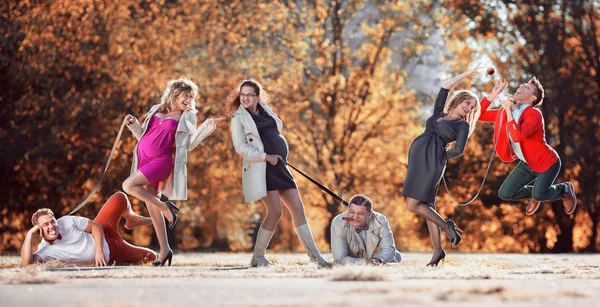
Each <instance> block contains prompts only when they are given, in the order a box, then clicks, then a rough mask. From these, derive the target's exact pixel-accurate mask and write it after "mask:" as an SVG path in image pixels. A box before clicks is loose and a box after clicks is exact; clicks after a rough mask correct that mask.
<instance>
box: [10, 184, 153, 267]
mask: <svg viewBox="0 0 600 307" xmlns="http://www.w3.org/2000/svg"><path fill="white" fill-rule="evenodd" d="M121 217H123V218H124V219H125V220H126V223H125V228H127V229H133V228H135V227H138V226H143V225H150V224H151V223H152V222H151V220H150V219H149V218H145V217H141V216H139V215H137V214H136V213H134V212H133V210H132V209H131V204H130V203H129V200H128V199H127V196H126V195H125V194H124V193H122V192H117V193H115V194H114V195H113V196H111V197H110V198H109V199H108V201H107V202H106V203H105V204H104V206H102V209H100V212H99V213H98V216H97V217H96V219H94V220H93V221H92V220H90V219H87V218H84V217H79V216H71V215H67V216H63V217H61V218H59V219H58V220H57V219H56V218H55V217H54V213H53V212H52V210H50V209H47V208H43V209H39V210H37V211H36V212H35V213H34V214H33V216H32V217H31V222H32V223H33V225H34V226H33V228H31V229H30V230H29V232H27V235H26V236H25V241H24V242H23V247H22V248H21V263H22V264H23V265H27V264H31V263H38V262H46V261H49V260H59V261H62V262H66V263H93V264H95V265H96V266H105V265H106V264H107V263H110V262H118V263H144V262H149V261H154V260H155V259H156V254H155V253H154V252H153V251H152V250H150V249H147V248H142V247H137V246H133V245H131V244H129V243H127V242H125V240H123V238H122V237H121V235H119V230H118V225H119V221H120V220H121ZM36 235H41V236H42V239H43V240H42V242H41V243H40V244H39V246H38V249H37V251H36V252H35V253H32V237H33V236H36Z"/></svg>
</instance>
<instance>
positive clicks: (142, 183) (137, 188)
mask: <svg viewBox="0 0 600 307" xmlns="http://www.w3.org/2000/svg"><path fill="white" fill-rule="evenodd" d="M149 185H150V181H148V179H147V178H146V176H144V174H143V173H142V172H140V171H139V170H138V171H136V172H135V173H134V174H133V175H131V176H129V178H127V179H125V181H124V182H123V191H125V193H127V194H130V195H133V196H134V197H136V198H137V199H139V200H141V201H143V202H145V203H146V206H148V208H150V207H154V208H155V209H157V210H158V211H160V212H161V213H162V214H163V215H164V216H165V217H167V219H168V220H169V221H172V220H173V214H171V211H169V208H168V207H167V204H165V203H164V202H162V201H160V199H158V198H156V193H154V194H153V193H150V192H149V191H148V189H146V187H147V186H149ZM154 191H156V189H154Z"/></svg>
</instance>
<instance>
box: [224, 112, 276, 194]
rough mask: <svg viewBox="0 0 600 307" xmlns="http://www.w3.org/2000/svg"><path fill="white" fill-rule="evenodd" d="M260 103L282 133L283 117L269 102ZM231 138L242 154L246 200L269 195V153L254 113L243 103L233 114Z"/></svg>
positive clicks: (243, 186)
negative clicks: (253, 117) (255, 121)
mask: <svg viewBox="0 0 600 307" xmlns="http://www.w3.org/2000/svg"><path fill="white" fill-rule="evenodd" d="M260 105H261V106H262V107H263V109H265V111H266V112H267V113H268V114H269V115H270V116H271V117H272V118H273V119H274V120H275V123H277V130H278V131H279V133H282V132H283V122H282V121H281V119H279V117H277V115H276V114H275V113H273V110H271V108H270V107H269V106H268V105H267V104H264V103H260ZM231 139H232V141H233V147H234V148H235V151H236V152H237V153H238V154H239V155H240V156H242V188H243V190H244V200H245V201H246V202H251V201H255V200H257V199H260V198H263V197H265V196H267V162H265V159H266V157H267V154H266V153H265V151H264V147H263V143H262V140H261V139H260V134H259V133H258V128H256V124H255V123H254V120H253V119H252V115H250V112H249V111H248V110H246V108H244V107H243V106H242V105H240V107H239V108H238V110H237V111H235V113H233V115H232V116H231Z"/></svg>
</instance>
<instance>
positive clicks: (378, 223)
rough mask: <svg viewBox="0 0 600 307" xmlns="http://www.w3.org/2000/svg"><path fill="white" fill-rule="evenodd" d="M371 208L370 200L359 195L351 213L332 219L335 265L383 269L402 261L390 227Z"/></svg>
mask: <svg viewBox="0 0 600 307" xmlns="http://www.w3.org/2000/svg"><path fill="white" fill-rule="evenodd" d="M371 206H372V201H371V199H370V198H368V197H367V196H364V195H356V196H354V197H352V199H351V200H350V205H348V210H347V211H346V212H343V213H341V214H339V215H338V216H336V217H335V218H333V221H332V222H331V252H332V254H333V260H334V261H335V263H338V264H343V265H347V264H371V265H381V264H385V263H387V262H400V260H401V259H402V257H401V255H400V252H399V251H398V250H396V246H395V244H394V236H393V235H392V229H391V228H390V223H389V222H388V220H387V218H386V217H385V215H383V214H381V213H379V212H375V211H373V210H372V209H371Z"/></svg>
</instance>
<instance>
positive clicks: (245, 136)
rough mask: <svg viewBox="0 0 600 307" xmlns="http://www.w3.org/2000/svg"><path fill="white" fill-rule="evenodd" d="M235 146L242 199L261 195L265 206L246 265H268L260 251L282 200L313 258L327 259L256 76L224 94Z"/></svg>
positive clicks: (279, 124) (277, 121) (277, 123)
mask: <svg viewBox="0 0 600 307" xmlns="http://www.w3.org/2000/svg"><path fill="white" fill-rule="evenodd" d="M227 103H228V108H229V109H230V111H232V112H233V111H234V112H233V115H232V117H231V134H232V140H233V146H234V147H235V151H236V152H237V153H238V154H239V155H240V156H242V158H243V162H242V186H243V190H244V198H245V200H246V202H251V201H255V200H258V199H260V200H261V201H262V202H263V204H264V205H265V208H266V209H267V216H266V217H265V219H264V220H263V222H262V225H261V227H260V230H259V231H258V235H257V238H256V244H255V246H254V254H253V255H252V260H251V262H250V263H251V265H252V266H253V267H256V266H266V265H272V264H273V263H271V261H269V260H268V259H267V258H266V257H265V250H266V249H267V246H268V245H269V242H270V241H271V238H272V237H273V231H274V230H275V227H277V224H278V223H279V219H280V218H281V215H282V206H281V201H283V204H284V205H285V206H286V207H287V208H288V210H289V211H290V213H291V214H292V219H293V220H294V226H295V228H296V233H297V234H298V238H300V241H301V242H302V245H303V246H304V248H305V249H306V252H307V254H308V256H309V257H310V259H311V260H312V261H316V262H317V263H318V265H319V266H322V267H330V266H331V264H330V263H329V262H328V261H327V260H325V259H324V258H323V256H321V253H320V252H319V250H318V249H317V245H316V244H315V240H314V238H313V236H312V233H311V231H310V227H309V226H308V223H307V221H306V215H305V213H304V204H303V203H302V199H301V198H300V194H299V193H298V189H297V187H296V182H295V181H294V177H293V176H292V174H291V173H290V171H289V169H288V168H287V166H286V165H285V164H284V163H283V162H281V161H280V160H281V159H287V154H288V145H287V142H286V140H285V138H284V137H283V135H282V134H281V132H282V122H281V120H280V119H279V117H277V115H276V114H275V113H273V111H272V110H271V108H270V107H269V106H268V105H267V103H268V94H267V93H266V92H265V91H264V90H263V89H262V86H261V85H260V83H258V82H257V81H255V80H245V81H243V82H242V83H241V84H240V86H239V87H238V88H236V89H235V90H234V91H233V92H232V93H231V94H230V95H229V97H228V99H227Z"/></svg>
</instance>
